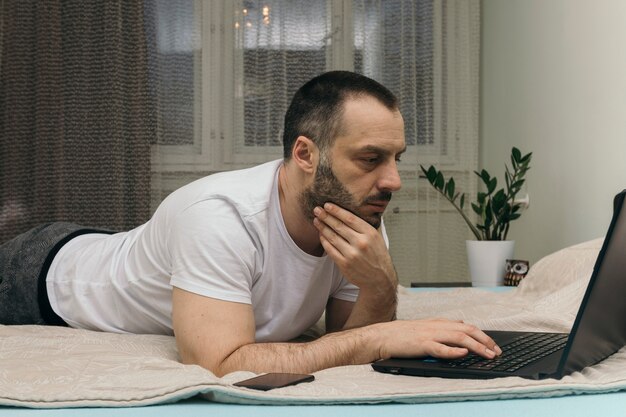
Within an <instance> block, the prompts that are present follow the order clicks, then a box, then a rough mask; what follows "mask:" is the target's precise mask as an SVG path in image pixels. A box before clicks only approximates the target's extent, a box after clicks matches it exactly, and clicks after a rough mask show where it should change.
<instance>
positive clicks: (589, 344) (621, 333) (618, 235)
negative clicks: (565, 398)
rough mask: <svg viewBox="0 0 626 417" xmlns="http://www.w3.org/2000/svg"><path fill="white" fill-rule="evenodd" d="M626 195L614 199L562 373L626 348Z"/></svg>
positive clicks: (563, 363)
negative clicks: (625, 204) (609, 222)
mask: <svg viewBox="0 0 626 417" xmlns="http://www.w3.org/2000/svg"><path fill="white" fill-rule="evenodd" d="M625 192H626V191H624V192H622V193H620V194H618V195H617V196H616V197H615V204H614V213H613V219H612V221H611V225H610V226H609V230H608V232H607V235H606V238H605V240H604V244H603V246H602V249H601V250H600V254H599V255H598V259H597V261H596V264H595V267H594V271H593V274H592V276H591V280H590V283H589V286H588V288H587V292H586V293H585V296H584V298H583V301H582V304H581V308H580V310H579V311H578V315H577V317H576V320H575V322H574V326H573V328H572V334H571V336H570V341H569V345H568V346H567V347H566V351H565V355H563V359H562V361H561V365H560V367H559V369H560V370H561V372H564V373H565V374H567V373H570V372H572V371H575V370H579V369H583V368H584V367H585V366H588V365H592V364H594V363H596V362H598V361H600V360H602V359H604V358H606V357H607V356H609V355H611V354H612V353H613V352H616V351H617V350H619V349H620V348H621V347H622V346H624V345H626V209H623V206H624V194H625ZM583 313H584V314H583ZM561 374H563V373H561Z"/></svg>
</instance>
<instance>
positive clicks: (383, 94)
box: [283, 71, 398, 160]
mask: <svg viewBox="0 0 626 417" xmlns="http://www.w3.org/2000/svg"><path fill="white" fill-rule="evenodd" d="M363 96H371V97H373V98H375V99H377V100H378V101H379V102H380V103H381V104H383V105H384V106H385V107H387V108H388V109H389V110H392V111H393V110H397V109H398V99H397V98H396V96H394V94H393V93H392V92H391V91H389V90H388V89H387V88H386V87H385V86H383V85H382V84H380V83H379V82H377V81H374V80H372V79H371V78H368V77H366V76H364V75H360V74H356V73H354V72H349V71H330V72H326V73H324V74H322V75H319V76H317V77H315V78H313V79H312V80H310V81H308V82H307V83H306V84H304V85H303V86H302V87H300V89H299V90H298V91H297V92H296V94H295V95H294V97H293V99H292V100H291V104H290V105H289V108H288V109H287V113H286V114H285V129H284V133H283V156H284V158H285V160H289V159H290V158H291V151H292V148H293V144H294V143H295V141H296V139H297V138H298V136H306V137H307V138H309V139H311V140H312V141H313V142H314V143H315V144H316V145H317V146H318V148H319V149H320V151H322V152H325V151H327V150H328V149H329V148H330V146H331V145H332V143H333V141H334V140H335V138H336V137H337V135H338V133H339V131H340V129H341V120H342V116H343V109H344V103H345V102H346V100H347V99H350V98H358V97H363Z"/></svg>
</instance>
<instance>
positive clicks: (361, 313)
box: [313, 203, 398, 327]
mask: <svg viewBox="0 0 626 417" xmlns="http://www.w3.org/2000/svg"><path fill="white" fill-rule="evenodd" d="M313 214H314V215H315V219H314V220H313V224H314V225H315V227H316V228H317V230H318V231H319V234H320V242H321V244H322V246H323V248H324V250H325V251H326V253H327V254H328V256H330V257H331V258H332V259H333V261H334V262H335V264H336V265H337V266H338V267H339V270H340V271H341V273H342V275H343V276H344V277H345V278H346V279H347V280H348V281H350V282H351V283H352V284H354V285H356V286H357V287H359V290H360V291H359V299H358V300H357V303H356V305H355V308H354V311H353V316H354V317H351V318H350V319H349V320H348V323H347V324H346V325H347V327H354V326H359V325H367V324H371V323H375V322H380V321H388V320H391V319H392V318H393V317H394V316H395V309H396V303H397V300H396V292H397V286H398V278H397V275H396V271H395V269H394V266H393V263H392V261H391V256H390V255H389V251H388V249H387V245H386V244H385V240H384V239H383V236H382V234H381V232H380V231H379V230H376V229H375V228H374V227H372V226H371V225H370V224H369V223H367V222H366V221H365V220H363V219H361V218H360V217H358V216H356V215H355V214H353V213H351V212H349V211H348V210H345V209H343V208H341V207H339V206H337V205H335V204H332V203H326V204H324V207H323V208H322V207H316V208H315V210H314V211H313Z"/></svg>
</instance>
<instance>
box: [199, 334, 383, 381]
mask: <svg viewBox="0 0 626 417" xmlns="http://www.w3.org/2000/svg"><path fill="white" fill-rule="evenodd" d="M377 334H378V333H377V332H376V330H375V329H372V328H369V327H367V328H361V329H354V330H348V331H341V332H336V333H331V334H327V335H325V336H323V337H321V338H319V339H317V340H314V341H312V342H307V343H252V344H248V345H244V346H241V347H240V348H238V349H237V350H236V351H234V352H233V353H231V354H230V355H229V356H228V357H226V358H225V359H224V360H223V361H222V363H221V364H220V366H219V369H218V370H216V374H218V376H222V375H225V374H227V373H229V372H234V371H240V370H247V371H252V372H255V373H263V372H290V373H311V372H315V371H318V370H321V369H326V368H330V367H334V366H341V365H356V364H365V363H370V362H373V361H375V360H377V359H380V352H379V351H380V349H379V346H378V343H377ZM200 365H202V363H201V361H200Z"/></svg>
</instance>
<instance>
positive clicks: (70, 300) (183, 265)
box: [47, 160, 386, 342]
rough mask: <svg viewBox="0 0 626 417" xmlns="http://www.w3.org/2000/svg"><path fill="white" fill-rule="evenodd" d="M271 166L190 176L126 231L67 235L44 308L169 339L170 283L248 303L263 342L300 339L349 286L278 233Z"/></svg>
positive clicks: (353, 292) (323, 260)
mask: <svg viewBox="0 0 626 417" xmlns="http://www.w3.org/2000/svg"><path fill="white" fill-rule="evenodd" d="M281 163H282V161H281V160H278V161H273V162H269V163H266V164H263V165H259V166H256V167H254V168H250V169H245V170H239V171H230V172H224V173H219V174H214V175H211V176H208V177H205V178H202V179H199V180H197V181H194V182H193V183H191V184H188V185H186V186H184V187H182V188H180V189H178V190H177V191H175V192H173V193H172V194H171V195H170V196H168V197H167V198H166V199H165V200H164V201H163V202H162V203H161V205H160V206H159V208H158V209H157V211H156V212H155V214H154V216H153V217H152V218H151V219H150V220H149V221H148V222H147V223H146V224H144V225H142V226H139V227H137V228H136V229H133V230H131V231H129V232H124V233H117V234H114V235H103V234H87V235H82V236H79V237H77V238H74V239H72V240H71V241H70V242H68V243H67V244H66V245H65V246H64V247H63V248H62V249H61V250H60V251H59V253H58V254H57V255H56V256H55V258H54V261H53V262H52V265H51V266H50V270H49V272H48V276H47V289H48V295H49V298H50V304H51V306H52V308H53V310H54V311H55V312H56V313H57V314H58V315H59V316H60V317H61V318H63V319H64V320H65V321H66V322H67V323H68V324H69V325H70V326H72V327H76V328H85V329H93V330H102V331H111V332H130V333H156V334H172V333H173V332H172V320H171V310H172V301H171V293H172V286H175V287H178V288H181V289H184V290H186V291H190V292H193V293H196V294H200V295H203V296H207V297H212V298H216V299H220V300H226V301H233V302H238V303H246V304H251V305H252V307H253V310H254V318H255V322H256V340H257V341H259V342H263V341H286V340H289V339H292V338H294V337H297V336H298V335H300V334H302V333H303V332H304V331H305V330H306V329H308V328H309V327H310V326H311V325H313V324H314V323H315V322H316V321H317V320H318V319H319V318H320V316H321V314H322V313H323V311H324V309H325V306H326V303H327V301H328V299H329V298H331V297H335V298H338V299H342V300H347V301H355V300H356V297H357V295H358V288H356V287H355V286H353V285H352V284H350V283H348V282H347V281H346V280H345V279H343V278H342V277H341V274H340V272H339V270H338V268H337V266H336V265H335V264H334V263H333V262H332V260H331V259H330V258H329V257H328V256H322V257H316V256H311V255H309V254H307V253H305V252H303V251H302V250H301V249H300V248H299V247H298V246H297V245H296V244H295V243H294V242H293V240H292V239H291V237H290V236H289V234H288V233H287V229H286V227H285V224H284V222H283V217H282V214H281V212H280V204H279V196H278V170H279V167H280V166H281ZM383 232H384V229H383ZM385 240H386V236H385Z"/></svg>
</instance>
